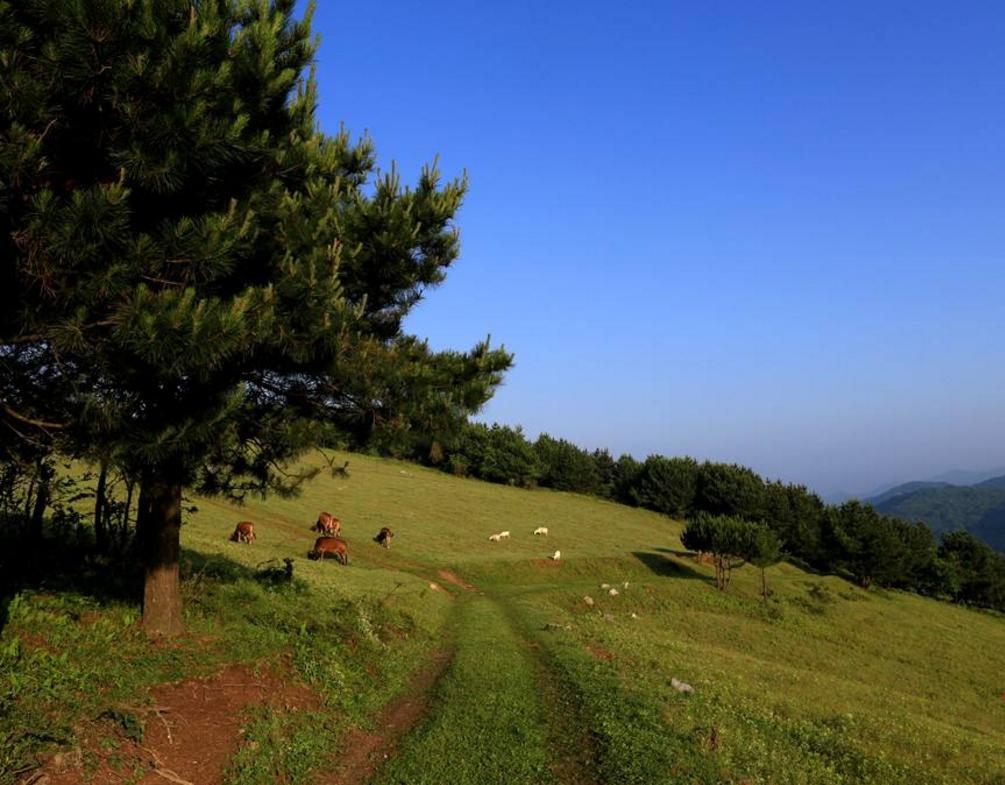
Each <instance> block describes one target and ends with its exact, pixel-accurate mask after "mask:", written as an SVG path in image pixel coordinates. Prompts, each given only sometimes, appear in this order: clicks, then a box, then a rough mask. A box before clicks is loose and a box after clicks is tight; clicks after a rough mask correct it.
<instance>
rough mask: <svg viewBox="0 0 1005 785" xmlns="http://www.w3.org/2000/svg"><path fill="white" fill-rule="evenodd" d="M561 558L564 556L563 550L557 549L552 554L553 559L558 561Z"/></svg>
mask: <svg viewBox="0 0 1005 785" xmlns="http://www.w3.org/2000/svg"><path fill="white" fill-rule="evenodd" d="M561 558H562V552H561V551H555V552H554V553H553V554H551V560H552V561H558V560H559V559H561Z"/></svg>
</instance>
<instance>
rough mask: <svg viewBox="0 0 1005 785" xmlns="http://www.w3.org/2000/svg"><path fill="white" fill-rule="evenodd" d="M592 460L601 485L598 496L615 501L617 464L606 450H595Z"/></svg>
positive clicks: (598, 488)
mask: <svg viewBox="0 0 1005 785" xmlns="http://www.w3.org/2000/svg"><path fill="white" fill-rule="evenodd" d="M592 458H593V466H594V468H595V469H596V472H597V482H598V483H599V485H598V487H597V491H596V492H597V495H598V496H602V497H603V498H605V499H613V498H614V487H615V475H616V471H617V463H616V462H615V460H614V458H613V457H612V456H611V453H610V452H609V451H608V450H607V449H606V448H604V449H599V450H594V451H593V456H592Z"/></svg>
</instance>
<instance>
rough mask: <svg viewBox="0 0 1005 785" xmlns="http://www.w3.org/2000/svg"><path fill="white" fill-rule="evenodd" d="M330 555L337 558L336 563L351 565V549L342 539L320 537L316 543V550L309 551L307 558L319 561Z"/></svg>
mask: <svg viewBox="0 0 1005 785" xmlns="http://www.w3.org/2000/svg"><path fill="white" fill-rule="evenodd" d="M329 554H330V555H332V556H334V557H335V561H337V562H340V563H342V564H346V565H348V564H349V547H348V544H347V543H346V541H345V540H343V539H342V538H341V537H318V538H317V539H316V540H315V541H314V550H312V551H308V553H307V558H308V559H313V560H314V561H317V560H318V559H324V558H325V557H326V556H328V555H329Z"/></svg>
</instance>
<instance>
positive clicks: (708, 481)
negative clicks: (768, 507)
mask: <svg viewBox="0 0 1005 785" xmlns="http://www.w3.org/2000/svg"><path fill="white" fill-rule="evenodd" d="M695 507H696V509H699V510H704V511H705V512H710V513H712V514H713V515H731V516H736V517H740V518H747V519H749V520H756V519H758V518H760V517H761V516H762V514H763V508H764V480H762V479H761V478H760V477H759V476H758V475H757V474H756V473H755V472H753V471H752V470H750V469H748V468H747V467H746V466H737V465H736V464H726V463H709V462H706V463H703V464H702V465H701V467H700V468H699V470H698V488H697V494H696V500H695Z"/></svg>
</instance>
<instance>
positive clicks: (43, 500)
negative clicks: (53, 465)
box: [29, 461, 49, 540]
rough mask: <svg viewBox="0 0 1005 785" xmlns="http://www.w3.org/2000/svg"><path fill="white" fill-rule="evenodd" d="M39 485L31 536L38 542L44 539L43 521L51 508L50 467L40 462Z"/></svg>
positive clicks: (36, 493) (32, 518)
mask: <svg viewBox="0 0 1005 785" xmlns="http://www.w3.org/2000/svg"><path fill="white" fill-rule="evenodd" d="M37 472H38V475H37V476H38V483H37V484H36V490H35V505H34V509H33V510H32V513H31V521H30V522H29V525H30V527H31V529H30V534H29V536H31V537H33V538H34V539H36V540H41V539H42V528H43V525H42V524H43V521H44V520H45V508H46V507H48V506H49V475H48V467H47V466H46V465H45V463H44V462H42V461H39V462H38V465H37Z"/></svg>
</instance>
